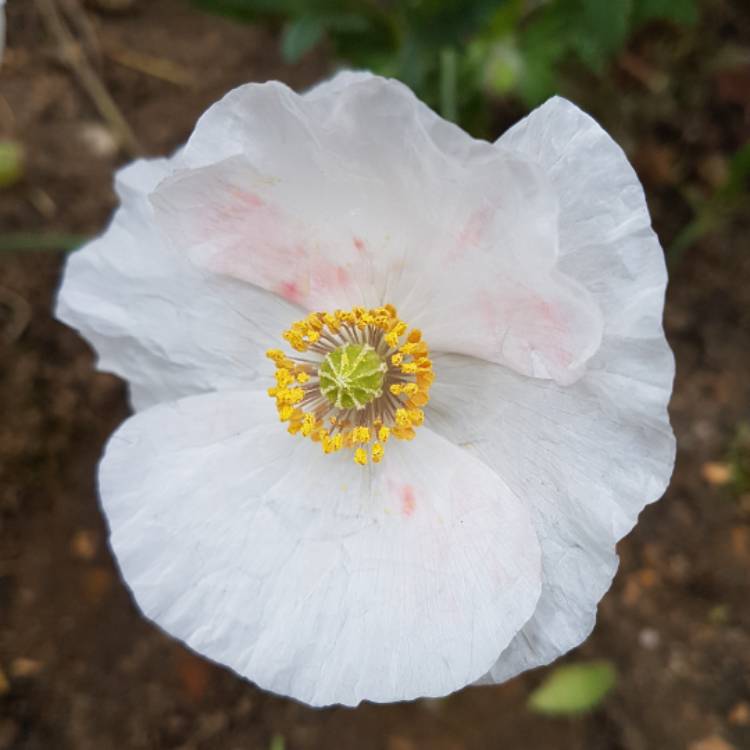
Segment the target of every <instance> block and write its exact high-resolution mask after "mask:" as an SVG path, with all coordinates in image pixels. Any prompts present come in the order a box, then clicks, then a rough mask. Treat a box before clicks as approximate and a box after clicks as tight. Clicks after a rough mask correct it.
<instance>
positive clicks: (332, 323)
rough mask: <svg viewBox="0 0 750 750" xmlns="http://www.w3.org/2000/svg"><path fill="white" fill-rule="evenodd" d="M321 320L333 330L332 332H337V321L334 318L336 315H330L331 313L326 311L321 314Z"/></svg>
mask: <svg viewBox="0 0 750 750" xmlns="http://www.w3.org/2000/svg"><path fill="white" fill-rule="evenodd" d="M323 322H324V323H325V324H326V325H327V326H328V328H329V329H330V330H331V331H333V333H338V330H339V321H338V320H336V317H335V316H334V315H331V313H326V314H325V315H324V316H323Z"/></svg>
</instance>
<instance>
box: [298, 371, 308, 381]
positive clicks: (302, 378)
mask: <svg viewBox="0 0 750 750" xmlns="http://www.w3.org/2000/svg"><path fill="white" fill-rule="evenodd" d="M308 380H310V376H309V375H308V374H307V373H306V372H305V371H304V370H302V372H298V373H297V382H298V383H306V382H307V381H308Z"/></svg>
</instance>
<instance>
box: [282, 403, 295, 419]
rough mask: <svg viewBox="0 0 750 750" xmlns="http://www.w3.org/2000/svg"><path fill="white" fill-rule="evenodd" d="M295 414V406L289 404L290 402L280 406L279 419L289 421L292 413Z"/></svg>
mask: <svg viewBox="0 0 750 750" xmlns="http://www.w3.org/2000/svg"><path fill="white" fill-rule="evenodd" d="M293 414H294V407H293V406H289V404H286V405H284V406H280V407H279V419H280V420H281V421H282V422H287V421H289V420H290V419H291V418H292V415H293Z"/></svg>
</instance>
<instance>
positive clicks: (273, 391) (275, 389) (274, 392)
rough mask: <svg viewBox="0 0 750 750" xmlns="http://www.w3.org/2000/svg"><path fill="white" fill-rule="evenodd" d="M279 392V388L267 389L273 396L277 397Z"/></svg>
mask: <svg viewBox="0 0 750 750" xmlns="http://www.w3.org/2000/svg"><path fill="white" fill-rule="evenodd" d="M278 392H279V389H278V388H269V389H268V390H267V391H266V393H267V394H268V395H269V396H270V397H271V398H276V394H277V393H278Z"/></svg>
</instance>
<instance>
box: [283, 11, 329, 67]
mask: <svg viewBox="0 0 750 750" xmlns="http://www.w3.org/2000/svg"><path fill="white" fill-rule="evenodd" d="M325 31H326V29H325V25H324V24H323V21H322V19H321V18H320V17H319V16H301V17H300V18H297V19H295V20H294V21H291V22H290V23H288V24H287V25H286V26H285V27H284V34H283V36H282V38H281V55H282V57H283V58H284V60H285V61H286V62H288V63H295V62H297V61H298V60H299V59H300V58H301V57H302V56H303V55H304V54H305V53H307V52H309V51H310V50H311V49H312V48H313V47H315V46H316V45H317V44H318V43H319V42H320V40H321V39H322V38H323V36H324V34H325Z"/></svg>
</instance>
